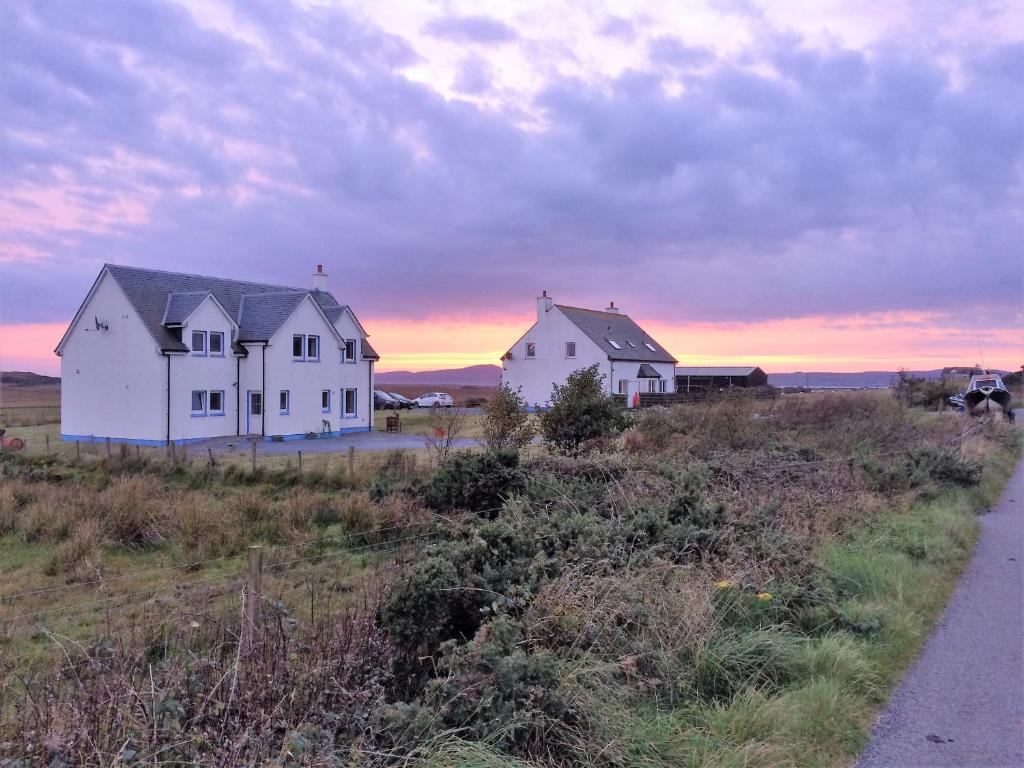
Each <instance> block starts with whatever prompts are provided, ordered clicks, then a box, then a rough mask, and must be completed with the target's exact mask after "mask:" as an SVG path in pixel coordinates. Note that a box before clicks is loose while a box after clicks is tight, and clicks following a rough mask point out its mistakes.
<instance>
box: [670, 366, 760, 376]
mask: <svg viewBox="0 0 1024 768" xmlns="http://www.w3.org/2000/svg"><path fill="white" fill-rule="evenodd" d="M756 370H757V366H756V365H741V366H714V367H705V366H685V367H679V366H676V376H749V375H750V374H752V373H753V372H754V371H756Z"/></svg>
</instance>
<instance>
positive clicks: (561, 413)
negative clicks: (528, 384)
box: [540, 364, 629, 454]
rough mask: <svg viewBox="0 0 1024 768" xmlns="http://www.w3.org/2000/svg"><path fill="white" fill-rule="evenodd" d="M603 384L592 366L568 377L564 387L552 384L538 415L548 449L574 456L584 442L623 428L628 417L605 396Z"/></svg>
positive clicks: (602, 378)
mask: <svg viewBox="0 0 1024 768" xmlns="http://www.w3.org/2000/svg"><path fill="white" fill-rule="evenodd" d="M603 381H604V376H602V375H601V374H600V373H598V369H597V365H596V364H595V365H592V366H590V367H589V368H581V369H580V370H578V371H574V372H573V373H571V374H569V378H567V379H566V380H565V384H561V385H559V384H555V385H554V387H555V389H554V392H553V393H552V395H551V407H550V408H549V409H548V410H546V411H544V412H543V413H542V414H541V415H540V430H541V433H542V434H543V435H544V441H545V442H546V443H547V444H548V446H549V447H551V448H552V449H554V450H556V451H559V452H561V453H567V454H575V453H579V451H580V449H581V448H582V447H583V446H584V445H585V444H586V443H587V442H588V441H590V440H595V439H597V438H601V437H610V436H612V435H617V434H618V433H619V432H621V431H622V430H623V429H625V427H626V425H627V423H628V421H629V417H628V416H627V415H626V412H625V410H624V409H623V408H622V407H621V406H620V405H618V404H616V402H615V401H614V400H613V399H612V398H611V397H610V396H609V395H607V394H605V392H604V387H603V386H602V382H603Z"/></svg>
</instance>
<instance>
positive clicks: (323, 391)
mask: <svg viewBox="0 0 1024 768" xmlns="http://www.w3.org/2000/svg"><path fill="white" fill-rule="evenodd" d="M332 392H333V390H330V389H321V390H320V413H330V412H331V400H333V398H332V397H331V394H332ZM324 395H327V405H324Z"/></svg>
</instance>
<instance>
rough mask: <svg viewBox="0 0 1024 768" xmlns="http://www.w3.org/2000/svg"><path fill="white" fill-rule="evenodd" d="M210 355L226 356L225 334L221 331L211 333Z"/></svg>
mask: <svg viewBox="0 0 1024 768" xmlns="http://www.w3.org/2000/svg"><path fill="white" fill-rule="evenodd" d="M209 341H210V344H209V347H210V354H211V355H218V356H220V357H223V356H224V334H223V333H221V332H220V331H210V338H209Z"/></svg>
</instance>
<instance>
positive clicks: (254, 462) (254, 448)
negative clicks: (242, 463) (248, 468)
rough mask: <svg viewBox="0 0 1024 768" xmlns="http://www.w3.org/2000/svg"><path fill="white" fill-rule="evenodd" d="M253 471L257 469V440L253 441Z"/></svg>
mask: <svg viewBox="0 0 1024 768" xmlns="http://www.w3.org/2000/svg"><path fill="white" fill-rule="evenodd" d="M252 471H253V472H255V471H256V441H255V440H253V441H252Z"/></svg>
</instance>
